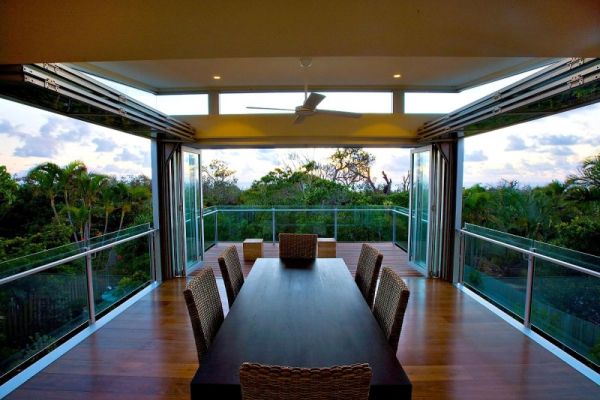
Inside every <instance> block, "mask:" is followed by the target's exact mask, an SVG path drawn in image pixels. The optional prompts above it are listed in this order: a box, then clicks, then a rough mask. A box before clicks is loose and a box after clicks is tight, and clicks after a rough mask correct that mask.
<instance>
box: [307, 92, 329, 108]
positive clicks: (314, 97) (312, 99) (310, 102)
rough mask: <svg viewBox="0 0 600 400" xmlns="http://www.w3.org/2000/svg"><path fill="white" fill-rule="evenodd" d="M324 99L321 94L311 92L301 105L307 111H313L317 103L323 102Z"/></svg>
mask: <svg viewBox="0 0 600 400" xmlns="http://www.w3.org/2000/svg"><path fill="white" fill-rule="evenodd" d="M324 98H325V96H323V95H322V94H319V93H314V92H313V93H311V94H310V95H309V96H308V98H307V99H306V100H304V104H302V107H303V108H306V109H308V110H314V109H315V108H317V106H318V105H319V103H320V102H322V101H323V99H324Z"/></svg>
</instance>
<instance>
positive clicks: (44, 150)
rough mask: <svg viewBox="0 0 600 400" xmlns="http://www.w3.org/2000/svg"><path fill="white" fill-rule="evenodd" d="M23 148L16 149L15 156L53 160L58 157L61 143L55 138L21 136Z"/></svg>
mask: <svg viewBox="0 0 600 400" xmlns="http://www.w3.org/2000/svg"><path fill="white" fill-rule="evenodd" d="M19 136H20V138H21V146H19V147H17V148H15V150H14V151H13V155H14V156H17V157H44V158H52V157H55V156H57V155H58V148H59V147H60V142H59V141H57V140H56V138H54V137H53V136H32V135H25V134H20V135H19Z"/></svg>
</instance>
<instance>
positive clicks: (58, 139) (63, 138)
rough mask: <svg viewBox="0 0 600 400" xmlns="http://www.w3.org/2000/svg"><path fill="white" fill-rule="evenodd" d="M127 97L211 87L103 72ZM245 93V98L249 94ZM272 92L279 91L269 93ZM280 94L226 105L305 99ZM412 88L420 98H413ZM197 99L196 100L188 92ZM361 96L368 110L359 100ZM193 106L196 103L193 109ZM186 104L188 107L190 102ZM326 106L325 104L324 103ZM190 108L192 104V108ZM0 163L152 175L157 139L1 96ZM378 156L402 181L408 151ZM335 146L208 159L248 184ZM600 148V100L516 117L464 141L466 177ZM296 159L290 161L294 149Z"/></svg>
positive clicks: (379, 99) (154, 102)
mask: <svg viewBox="0 0 600 400" xmlns="http://www.w3.org/2000/svg"><path fill="white" fill-rule="evenodd" d="M536 71H537V70H534V71H529V72H527V73H524V74H521V75H517V76H515V77H511V78H507V79H504V80H501V81H497V82H493V83H490V84H487V85H482V86H479V87H476V88H472V89H469V90H465V91H463V92H461V93H454V94H441V95H440V94H428V95H427V96H429V97H427V96H426V95H420V94H407V98H406V110H407V112H408V111H410V112H423V111H425V110H427V109H429V110H435V111H436V112H449V111H452V110H454V109H456V108H458V107H461V106H463V105H465V104H468V103H469V102H471V101H473V100H475V99H477V98H480V97H483V96H485V95H487V94H489V93H493V92H494V91H496V90H498V89H499V88H501V87H504V86H506V85H508V84H511V83H513V82H515V81H517V80H519V79H522V78H523V77H525V76H526V75H529V74H531V73H535V72H536ZM103 82H104V83H107V84H110V85H111V86H114V87H116V88H117V89H119V90H122V91H124V92H126V94H128V95H129V96H132V97H135V98H137V99H139V100H140V101H144V102H145V103H147V104H149V105H151V106H153V107H155V108H158V109H161V110H162V111H163V112H166V113H169V114H173V115H175V114H178V113H181V112H183V111H185V112H186V113H188V112H190V110H193V112H197V113H206V112H207V109H208V107H207V103H206V96H205V95H196V96H191V97H190V96H187V97H185V98H184V100H181V99H178V98H177V96H155V95H152V94H150V93H146V92H142V91H139V90H136V89H132V88H127V87H125V86H123V85H119V84H115V83H111V82H108V81H105V80H103ZM327 95H328V97H329V98H330V100H329V101H330V102H329V104H327V103H325V102H326V101H328V99H327V98H326V99H325V101H324V102H323V104H324V106H323V108H332V109H342V110H348V111H358V112H373V111H377V110H381V112H390V111H391V96H389V94H383V95H382V94H381V93H374V94H368V95H369V96H371V97H369V101H367V102H357V101H356V98H354V97H353V95H351V94H348V93H346V94H344V95H340V94H330V93H327ZM245 96H246V97H245ZM270 96H273V94H270ZM279 96H281V98H275V99H274V98H273V97H266V98H263V97H264V96H263V97H261V96H260V95H259V96H255V97H252V98H247V94H244V96H240V97H239V98H230V99H229V100H227V101H223V102H222V104H221V107H222V108H227V109H223V110H222V112H236V110H237V112H247V110H246V108H245V106H246V105H258V106H269V105H272V104H277V105H278V106H281V105H282V104H287V103H286V101H287V102H288V103H289V106H290V107H293V105H294V104H295V103H296V102H298V100H297V99H298V98H300V100H302V98H303V95H302V94H301V93H292V94H279ZM411 96H412V98H411ZM191 99H192V100H194V101H195V102H192V101H190V100H191ZM357 103H363V104H366V105H365V106H368V107H369V109H368V110H367V109H365V110H361V109H360V108H356V107H357V106H356V104H357ZM192 104H195V105H194V106H193V107H191V105H192ZM184 106H185V108H184ZM325 106H326V107H325ZM190 107H191V108H190ZM0 143H1V146H0V165H6V166H7V169H8V171H9V172H10V173H11V174H13V175H16V176H24V175H25V174H26V173H27V171H28V170H29V169H31V168H32V167H34V166H35V165H38V164H40V163H42V162H45V161H52V162H55V163H57V164H59V165H66V164H67V163H69V162H71V161H74V160H81V161H83V162H84V163H85V164H86V165H87V166H88V168H89V169H90V170H91V171H92V172H97V173H104V174H110V175H117V176H120V177H122V176H127V175H137V174H145V175H147V176H150V141H149V140H148V139H144V138H140V137H136V136H132V135H129V134H126V133H123V132H119V131H116V130H112V129H108V128H104V127H100V126H97V125H93V124H89V123H86V122H82V121H78V120H75V119H70V118H67V117H64V116H61V115H58V114H53V113H50V112H46V111H43V110H39V109H35V108H32V107H28V106H25V105H22V104H18V103H15V102H11V101H7V100H3V99H0ZM367 150H368V151H369V152H370V153H372V154H373V155H374V156H375V163H374V166H373V169H372V176H373V177H374V178H375V179H376V181H377V182H381V180H382V178H381V171H385V172H386V174H387V175H388V176H389V177H390V178H391V179H392V180H393V182H394V185H397V184H400V183H401V182H402V177H403V176H404V175H406V173H407V171H408V169H409V163H410V150H408V149H397V148H369V149H367ZM334 151H335V149H324V148H318V149H311V148H308V149H248V150H246V149H240V150H206V151H204V152H203V156H202V160H203V161H202V162H203V163H204V164H208V163H209V162H210V161H211V160H212V159H221V160H224V161H226V162H227V163H228V164H229V166H230V168H231V169H233V170H235V171H236V175H235V176H236V178H237V179H238V184H239V185H240V186H241V187H243V188H246V187H248V186H250V184H251V183H252V182H253V181H254V180H256V179H259V178H260V177H261V176H263V175H265V174H267V173H268V172H269V171H270V170H272V169H273V168H276V167H281V166H284V165H298V164H301V161H302V160H312V159H314V160H316V161H319V162H325V161H326V159H327V157H328V156H330V155H331V154H332V153H333V152H334ZM599 153H600V103H597V104H593V105H590V106H587V107H584V108H579V109H576V110H571V111H568V112H564V113H561V114H557V115H554V116H550V117H546V118H542V119H539V120H535V121H531V122H527V123H523V124H519V125H515V126H512V127H509V128H504V129H500V130H496V131H493V132H488V133H486V134H481V135H477V136H473V137H470V138H467V139H465V164H464V178H463V181H464V185H465V186H471V185H473V184H475V183H481V184H484V185H494V184H496V183H498V182H500V180H501V179H506V180H517V181H518V182H519V183H521V184H522V185H531V186H537V185H544V184H547V183H549V182H551V181H552V180H554V179H558V180H564V179H565V178H566V177H567V176H568V175H569V174H573V173H575V172H576V170H577V167H578V166H579V165H580V164H581V162H582V161H583V160H584V159H585V158H587V157H590V156H594V155H596V154H599ZM291 154H293V155H292V159H290V155H291Z"/></svg>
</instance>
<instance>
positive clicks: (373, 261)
mask: <svg viewBox="0 0 600 400" xmlns="http://www.w3.org/2000/svg"><path fill="white" fill-rule="evenodd" d="M382 261H383V254H381V253H379V251H378V250H377V249H376V248H375V247H373V246H370V245H368V244H366V243H363V245H362V249H361V251H360V256H359V257H358V264H357V266H356V275H355V277H354V279H355V281H356V284H357V285H358V288H359V289H360V291H361V293H362V294H363V297H364V298H365V300H366V301H367V304H368V305H369V307H372V306H373V299H374V298H375V288H376V287H377V278H378V277H379V269H380V268H381V263H382Z"/></svg>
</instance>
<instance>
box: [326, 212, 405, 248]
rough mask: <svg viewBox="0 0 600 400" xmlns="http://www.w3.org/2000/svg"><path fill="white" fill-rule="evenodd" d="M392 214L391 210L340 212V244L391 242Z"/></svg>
mask: <svg viewBox="0 0 600 400" xmlns="http://www.w3.org/2000/svg"><path fill="white" fill-rule="evenodd" d="M392 218H393V217H392V213H391V211H390V210H382V209H381V208H379V209H375V210H369V209H365V210H358V209H351V210H344V209H340V210H339V211H338V241H340V242H363V241H364V242H391V241H392V236H393V232H392Z"/></svg>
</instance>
